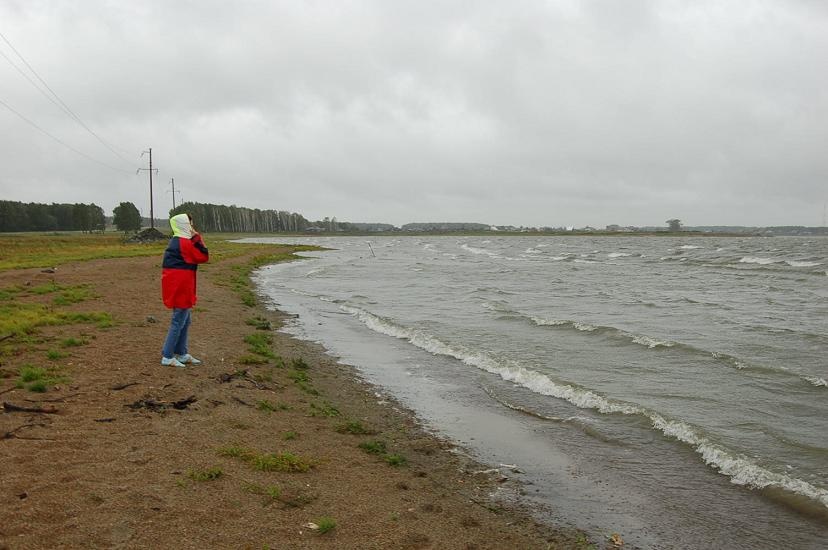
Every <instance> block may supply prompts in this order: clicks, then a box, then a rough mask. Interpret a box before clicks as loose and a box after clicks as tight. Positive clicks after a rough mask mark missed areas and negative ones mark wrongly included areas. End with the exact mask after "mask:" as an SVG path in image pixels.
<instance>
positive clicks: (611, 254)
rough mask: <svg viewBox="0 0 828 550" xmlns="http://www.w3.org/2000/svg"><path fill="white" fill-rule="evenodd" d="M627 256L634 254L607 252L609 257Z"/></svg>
mask: <svg viewBox="0 0 828 550" xmlns="http://www.w3.org/2000/svg"><path fill="white" fill-rule="evenodd" d="M627 256H632V254H627V253H626V252H610V253H609V254H607V258H626V257H627Z"/></svg>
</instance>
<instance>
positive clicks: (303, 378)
mask: <svg viewBox="0 0 828 550" xmlns="http://www.w3.org/2000/svg"><path fill="white" fill-rule="evenodd" d="M288 378H290V379H291V380H293V382H294V383H295V384H296V386H297V387H298V388H299V389H300V390H302V391H303V392H305V393H307V394H309V395H319V390H317V389H316V388H314V387H313V385H312V384H311V381H310V376H308V373H307V372H305V371H303V370H291V371H290V372H289V373H288Z"/></svg>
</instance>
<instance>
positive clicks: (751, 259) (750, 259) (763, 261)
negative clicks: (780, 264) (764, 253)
mask: <svg viewBox="0 0 828 550" xmlns="http://www.w3.org/2000/svg"><path fill="white" fill-rule="evenodd" d="M777 261H778V260H775V259H774V258H758V257H755V256H745V257H744V258H742V259H741V260H739V263H742V264H759V265H770V264H775V263H776V262H777Z"/></svg>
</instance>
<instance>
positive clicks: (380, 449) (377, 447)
mask: <svg viewBox="0 0 828 550" xmlns="http://www.w3.org/2000/svg"><path fill="white" fill-rule="evenodd" d="M359 448H360V449H362V450H363V451H365V452H366V453H369V454H372V455H381V454H385V453H386V452H387V450H388V449H387V447H386V445H385V441H380V440H375V441H365V442H364V443H360V444H359Z"/></svg>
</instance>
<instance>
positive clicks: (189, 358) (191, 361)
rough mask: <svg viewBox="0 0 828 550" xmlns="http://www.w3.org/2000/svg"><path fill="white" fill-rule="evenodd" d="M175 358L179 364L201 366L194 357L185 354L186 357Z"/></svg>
mask: <svg viewBox="0 0 828 550" xmlns="http://www.w3.org/2000/svg"><path fill="white" fill-rule="evenodd" d="M175 358H176V359H178V360H179V361H180V362H182V363H186V364H188V365H200V364H201V360H200V359H196V358H195V357H193V356H192V355H190V354H189V353H188V354H186V355H176V356H175Z"/></svg>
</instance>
